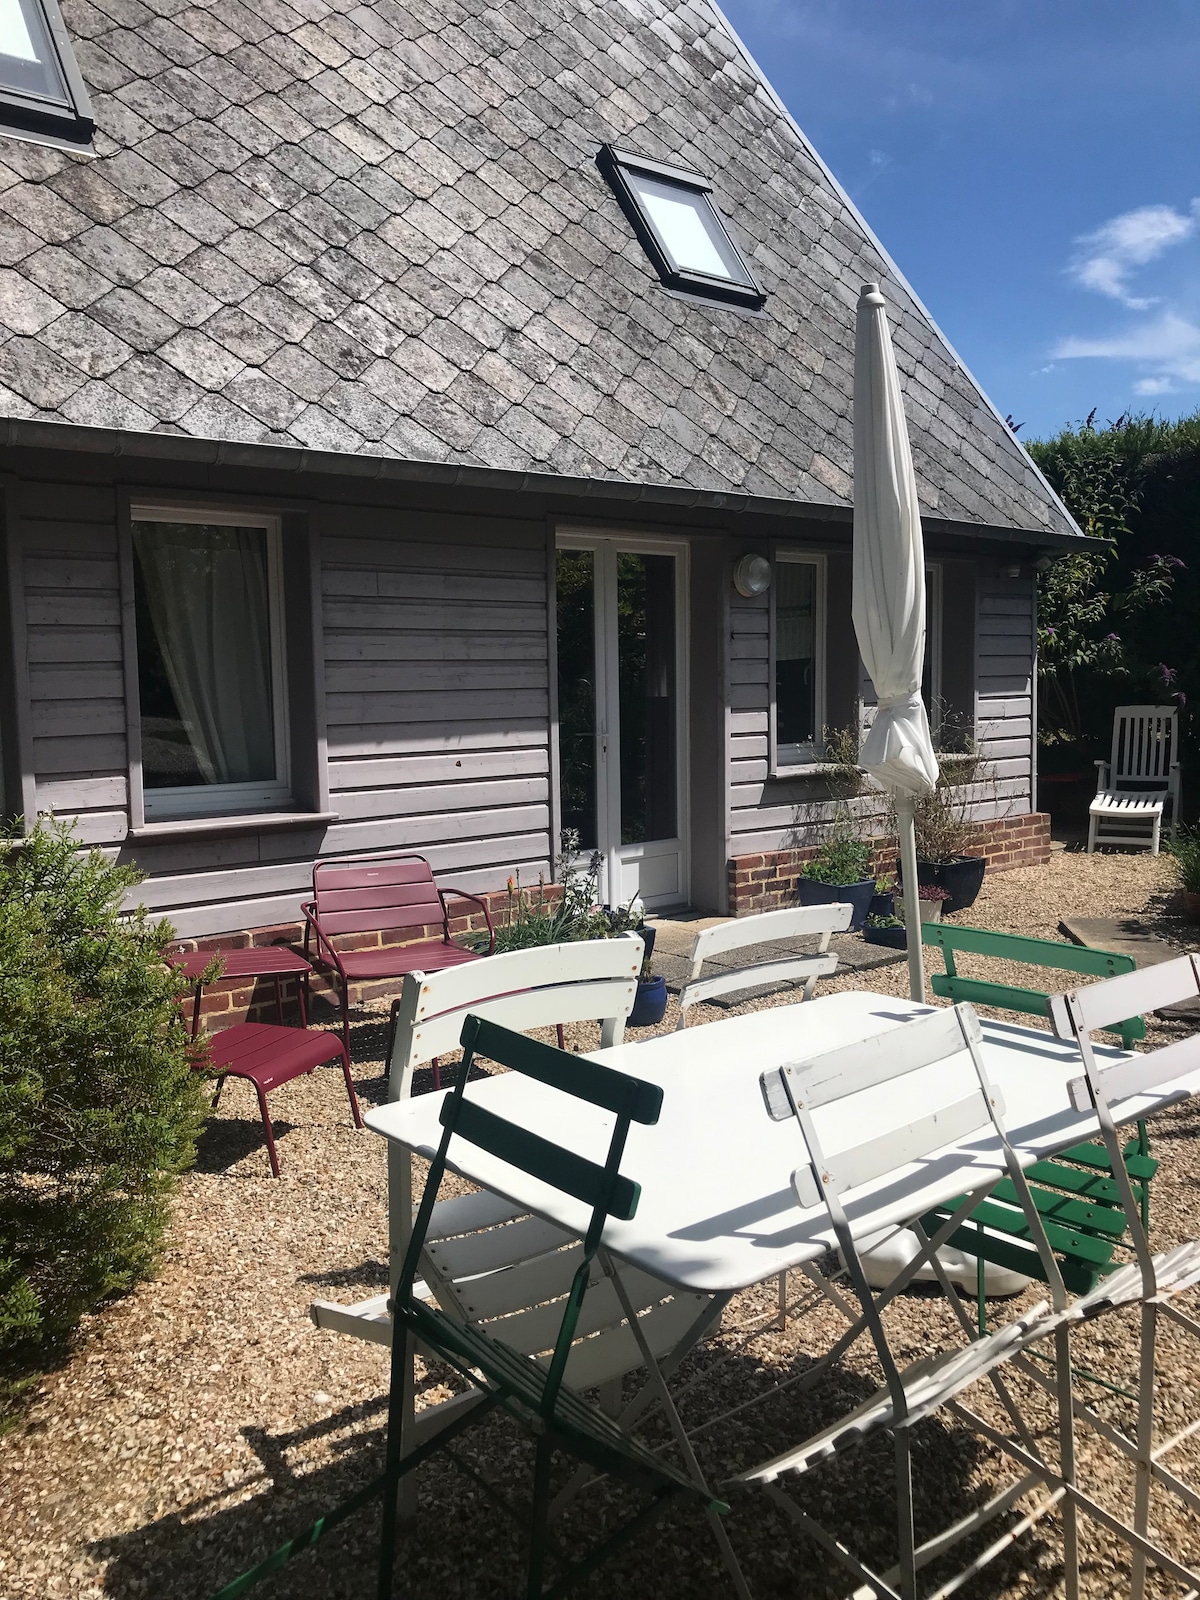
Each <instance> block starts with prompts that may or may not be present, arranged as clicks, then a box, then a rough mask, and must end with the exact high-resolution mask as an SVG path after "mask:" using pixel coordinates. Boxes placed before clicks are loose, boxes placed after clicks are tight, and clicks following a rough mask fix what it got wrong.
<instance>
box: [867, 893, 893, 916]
mask: <svg viewBox="0 0 1200 1600" xmlns="http://www.w3.org/2000/svg"><path fill="white" fill-rule="evenodd" d="M867 915H868V916H869V917H894V916H895V915H896V897H895V895H894V894H893V893H892V891H891V890H890V889H888V890H886V891H885V892H884V893H883V894H873V895H872V896H871V904H870V905H869V906H868V907H867Z"/></svg>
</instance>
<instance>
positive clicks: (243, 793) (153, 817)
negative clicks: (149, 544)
mask: <svg viewBox="0 0 1200 1600" xmlns="http://www.w3.org/2000/svg"><path fill="white" fill-rule="evenodd" d="M139 522H175V523H191V524H193V525H195V526H197V527H227V528H229V527H232V528H262V529H264V530H265V532H266V535H267V597H268V606H269V619H268V620H269V625H270V631H271V690H272V705H271V713H272V717H273V719H274V728H275V773H276V776H275V778H274V779H273V780H270V781H266V782H261V781H260V782H254V783H195V784H192V783H189V784H181V785H179V786H178V787H176V788H162V789H159V788H154V789H151V788H148V787H146V786H145V785H144V784H143V782H142V772H141V759H140V736H139V757H138V761H137V764H136V765H137V771H136V775H134V774H131V782H133V781H136V786H137V788H138V789H139V790H140V791H141V799H142V812H143V816H144V819H145V821H146V822H147V823H156V822H177V821H184V820H186V819H191V818H197V819H199V818H205V819H207V818H210V817H229V816H239V815H241V814H243V813H254V812H275V811H281V810H284V809H285V808H287V807H289V806H290V805H291V804H292V800H293V796H292V785H291V748H290V738H289V717H288V701H287V636H286V620H285V607H284V600H283V529H282V524H281V519H280V518H279V517H278V516H274V515H271V514H269V513H264V512H261V511H250V510H245V511H241V510H230V509H229V508H228V507H221V508H217V507H212V508H209V507H205V506H196V505H170V504H162V503H159V502H145V501H135V502H134V503H132V504H131V505H130V507H129V523H130V529H131V532H132V528H133V526H134V525H135V524H136V523H139ZM132 667H133V676H134V681H135V683H136V686H137V700H136V707H131V708H130V709H131V712H134V714H135V715H136V718H137V722H138V727H139V730H140V727H141V683H140V680H139V679H138V675H137V653H136V638H135V641H134V656H133V663H132Z"/></svg>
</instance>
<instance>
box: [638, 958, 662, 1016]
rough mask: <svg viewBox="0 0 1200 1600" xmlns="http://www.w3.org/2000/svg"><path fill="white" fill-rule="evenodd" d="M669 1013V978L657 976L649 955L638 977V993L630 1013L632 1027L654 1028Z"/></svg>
mask: <svg viewBox="0 0 1200 1600" xmlns="http://www.w3.org/2000/svg"><path fill="white" fill-rule="evenodd" d="M666 1014H667V980H666V979H665V978H663V977H656V976H655V974H654V972H653V971H652V969H651V966H650V957H649V956H648V955H647V956H646V958H645V959H644V960H643V962H642V970H641V974H640V976H639V977H638V986H637V995H636V997H635V999H634V1002H633V1010H632V1011H631V1012H630V1013H629V1026H630V1027H631V1028H653V1027H655V1026H656V1024H658V1023H660V1022H661V1021H662V1019H663V1018H664V1017H665V1016H666Z"/></svg>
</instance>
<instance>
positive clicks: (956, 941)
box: [923, 923, 1158, 1315]
mask: <svg viewBox="0 0 1200 1600" xmlns="http://www.w3.org/2000/svg"><path fill="white" fill-rule="evenodd" d="M923 941H924V943H925V944H927V945H931V946H933V947H935V948H936V949H938V950H940V951H941V953H942V959H943V960H944V962H945V964H946V970H945V972H944V973H934V974H933V975H932V977H931V980H930V986H931V988H932V989H933V992H934V994H936V995H940V996H941V997H943V998H944V999H948V1000H952V1001H956V1002H958V1001H964V1000H965V1001H970V1002H972V1003H975V1004H981V1005H989V1006H995V1007H997V1008H998V1009H1000V1010H1005V1011H1020V1012H1022V1013H1023V1014H1025V1015H1027V1016H1041V1017H1046V1018H1048V1019H1049V1020H1050V1022H1051V1024H1052V1026H1056V1027H1057V1024H1056V1022H1055V1018H1054V1014H1053V1006H1054V1000H1055V997H1054V995H1053V994H1052V993H1051V992H1050V991H1049V990H1039V989H1031V988H1026V987H1024V986H1022V985H1017V984H1004V983H998V982H996V981H994V980H992V979H988V980H984V979H980V978H967V977H964V976H963V975H962V974H961V973H959V972H958V970H957V966H956V960H955V958H956V956H959V955H979V956H985V957H990V958H991V959H993V960H1001V961H1012V962H1015V963H1020V964H1021V965H1023V966H1035V967H1041V968H1044V969H1045V970H1047V971H1052V972H1070V973H1076V974H1079V975H1080V976H1083V977H1091V978H1096V979H1098V980H1101V981H1103V980H1108V981H1109V982H1111V981H1112V980H1114V979H1119V978H1122V977H1124V976H1125V975H1127V974H1133V973H1134V972H1135V970H1136V963H1135V962H1134V960H1133V957H1132V956H1127V955H1123V954H1118V953H1117V952H1115V951H1108V950H1093V949H1090V948H1089V947H1088V946H1086V945H1076V944H1067V943H1064V942H1060V941H1059V940H1056V939H1035V938H1032V937H1031V936H1029V935H1027V934H1016V933H1000V932H996V931H995V930H993V929H991V928H971V927H958V926H956V925H953V924H946V923H942V924H938V923H926V924H924V928H923ZM1107 987H1108V985H1107V983H1106V984H1105V988H1106V989H1107ZM1085 992H1086V991H1085ZM1108 1004H1109V1013H1110V1014H1108V1015H1107V1016H1106V1022H1105V1025H1106V1026H1107V1027H1108V1028H1109V1030H1110V1031H1111V1032H1113V1033H1116V1034H1118V1035H1119V1037H1120V1039H1121V1042H1122V1044H1123V1045H1124V1046H1125V1048H1126V1049H1130V1048H1131V1047H1132V1046H1133V1044H1134V1042H1135V1041H1136V1040H1138V1039H1144V1038H1145V1036H1146V1024H1145V1022H1144V1020H1143V1019H1142V1017H1140V1016H1138V1015H1136V1014H1134V1015H1129V1014H1128V1013H1126V1014H1124V1015H1121V1014H1119V1013H1116V1014H1112V1002H1111V1001H1110V1002H1109V1003H1108ZM1080 1168H1083V1169H1084V1170H1083V1171H1082V1172H1081V1171H1080ZM1125 1170H1126V1171H1127V1172H1128V1174H1129V1177H1130V1179H1131V1180H1135V1181H1136V1183H1137V1185H1138V1190H1137V1192H1138V1195H1139V1198H1140V1199H1141V1201H1142V1204H1143V1213H1144V1215H1145V1216H1146V1217H1147V1218H1148V1216H1149V1190H1148V1186H1149V1182H1150V1179H1151V1178H1152V1177H1153V1176H1154V1174H1155V1172H1156V1171H1157V1170H1158V1162H1157V1161H1155V1160H1154V1159H1153V1157H1151V1156H1150V1154H1149V1139H1148V1135H1147V1132H1146V1128H1145V1125H1144V1124H1139V1127H1138V1137H1137V1138H1136V1139H1135V1140H1131V1141H1130V1143H1129V1144H1128V1145H1127V1146H1126V1147H1125ZM1093 1174H1094V1175H1095V1176H1093ZM1029 1179H1030V1184H1031V1188H1032V1189H1033V1190H1034V1193H1035V1198H1036V1199H1037V1202H1038V1204H1039V1206H1040V1207H1045V1208H1048V1209H1046V1211H1045V1213H1044V1214H1045V1215H1047V1216H1053V1215H1058V1216H1060V1217H1061V1216H1063V1215H1064V1213H1063V1211H1062V1205H1061V1204H1060V1203H1059V1202H1060V1201H1062V1200H1063V1196H1073V1197H1076V1198H1079V1197H1086V1198H1087V1199H1088V1200H1089V1201H1091V1202H1093V1203H1094V1204H1095V1205H1096V1206H1097V1208H1098V1211H1107V1213H1108V1215H1107V1216H1106V1217H1105V1218H1104V1219H1103V1220H1100V1221H1097V1222H1096V1223H1095V1224H1094V1225H1089V1224H1086V1223H1084V1222H1083V1221H1082V1220H1081V1219H1080V1218H1079V1216H1078V1214H1075V1215H1076V1225H1077V1226H1078V1228H1079V1237H1080V1238H1081V1239H1082V1240H1084V1241H1091V1240H1093V1238H1096V1239H1121V1238H1124V1236H1125V1234H1126V1232H1127V1229H1126V1227H1125V1217H1124V1210H1123V1208H1122V1204H1121V1195H1120V1190H1119V1188H1118V1186H1117V1183H1116V1181H1115V1179H1114V1178H1113V1174H1112V1166H1111V1163H1110V1161H1109V1156H1108V1151H1107V1150H1106V1149H1105V1147H1104V1146H1103V1145H1101V1144H1080V1145H1075V1146H1073V1147H1072V1148H1071V1149H1069V1150H1064V1151H1062V1152H1061V1153H1060V1154H1059V1155H1057V1156H1054V1157H1052V1158H1051V1159H1049V1160H1045V1161H1040V1162H1038V1163H1037V1165H1036V1167H1035V1168H1034V1169H1033V1170H1032V1171H1031V1172H1030V1173H1029ZM1043 1185H1045V1186H1047V1187H1042V1186H1043ZM1060 1191H1061V1193H1059V1192H1060ZM951 1210H953V1206H951V1207H949V1208H947V1210H946V1211H945V1212H943V1216H948V1215H949V1212H950V1211H951ZM1021 1221H1022V1224H1024V1219H1021ZM1118 1222H1119V1223H1120V1228H1119V1230H1118V1229H1117V1227H1116V1224H1117V1223H1118ZM967 1231H968V1230H960V1232H963V1233H966V1232H967ZM1005 1231H1009V1230H1005ZM1011 1233H1012V1238H1011V1239H1007V1238H1006V1239H998V1238H997V1237H996V1236H995V1234H994V1233H991V1232H978V1231H976V1233H975V1236H974V1237H975V1242H976V1243H978V1246H979V1249H978V1250H975V1249H974V1248H973V1247H972V1245H971V1243H970V1242H968V1243H965V1244H964V1243H962V1242H961V1241H959V1240H957V1239H956V1240H955V1243H956V1244H957V1245H958V1247H959V1248H961V1249H966V1250H968V1251H969V1252H970V1253H971V1254H973V1255H978V1257H979V1259H980V1260H981V1261H984V1262H991V1263H992V1264H993V1265H995V1266H1006V1267H1009V1268H1011V1269H1013V1270H1015V1271H1018V1272H1025V1273H1026V1274H1027V1276H1030V1277H1034V1278H1043V1277H1044V1274H1043V1273H1042V1271H1041V1266H1040V1261H1039V1259H1038V1256H1037V1252H1036V1251H1035V1250H1033V1248H1032V1247H1031V1246H1030V1245H1029V1244H1028V1240H1029V1233H1028V1227H1027V1225H1023V1228H1022V1227H1016V1228H1014V1229H1012V1230H1011ZM1022 1237H1023V1238H1024V1239H1025V1241H1026V1248H1025V1249H1022V1248H1021V1247H1020V1245H1019V1244H1017V1243H1015V1242H1014V1241H1015V1240H1018V1239H1020V1238H1022ZM1070 1237H1071V1236H1070V1235H1068V1236H1066V1237H1065V1238H1064V1237H1063V1236H1061V1235H1060V1236H1059V1240H1056V1241H1055V1248H1056V1250H1061V1252H1062V1268H1063V1273H1064V1279H1065V1280H1066V1281H1067V1284H1068V1287H1069V1288H1070V1289H1071V1290H1072V1291H1073V1292H1078V1291H1080V1290H1081V1289H1086V1288H1087V1287H1089V1285H1090V1283H1094V1282H1095V1281H1096V1279H1097V1276H1098V1275H1101V1274H1102V1273H1103V1272H1104V1271H1105V1270H1111V1260H1112V1256H1113V1253H1114V1252H1113V1251H1112V1250H1111V1249H1110V1250H1109V1252H1108V1258H1107V1260H1108V1263H1109V1265H1108V1266H1105V1265H1104V1264H1103V1263H1099V1262H1096V1261H1095V1260H1094V1254H1093V1250H1092V1244H1091V1243H1090V1242H1087V1243H1084V1244H1083V1245H1082V1246H1081V1247H1080V1248H1075V1247H1074V1246H1073V1245H1072V1244H1071V1243H1070V1242H1069V1239H1070ZM1001 1257H1003V1260H1001V1259H1000V1258H1001ZM1021 1260H1024V1261H1026V1262H1027V1263H1028V1266H1021V1265H1019V1262H1020V1261H1021ZM982 1306H983V1300H982V1296H981V1297H980V1308H981V1315H982Z"/></svg>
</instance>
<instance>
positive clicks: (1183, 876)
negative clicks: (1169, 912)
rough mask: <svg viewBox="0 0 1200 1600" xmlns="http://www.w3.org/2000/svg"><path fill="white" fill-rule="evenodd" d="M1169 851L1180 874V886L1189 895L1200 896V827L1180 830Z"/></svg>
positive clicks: (1169, 845) (1171, 842)
mask: <svg viewBox="0 0 1200 1600" xmlns="http://www.w3.org/2000/svg"><path fill="white" fill-rule="evenodd" d="M1167 849H1168V851H1169V852H1170V854H1171V859H1172V860H1173V861H1174V863H1175V870H1176V871H1177V872H1178V874H1179V886H1180V888H1181V889H1183V890H1185V891H1186V892H1187V893H1188V894H1200V826H1197V827H1192V828H1180V829H1179V831H1178V833H1177V834H1176V835H1175V837H1174V838H1173V839H1170V840H1168V842H1167Z"/></svg>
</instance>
